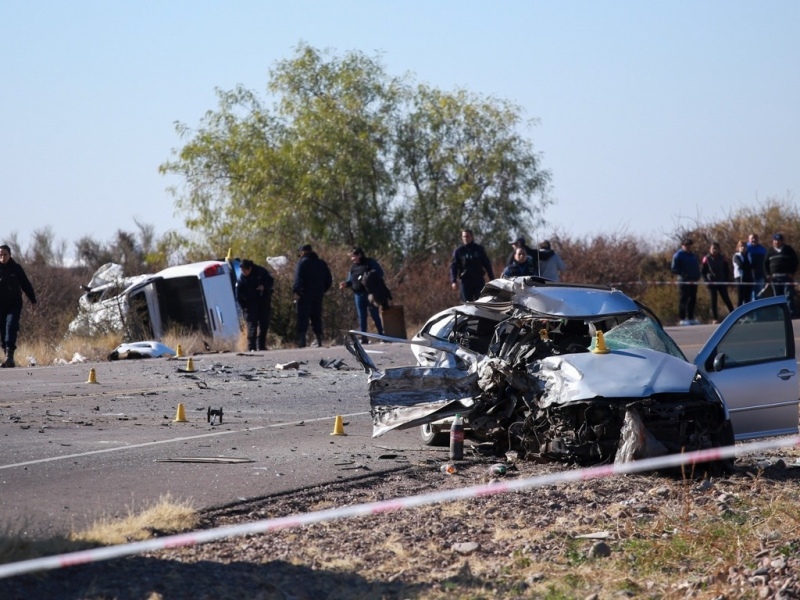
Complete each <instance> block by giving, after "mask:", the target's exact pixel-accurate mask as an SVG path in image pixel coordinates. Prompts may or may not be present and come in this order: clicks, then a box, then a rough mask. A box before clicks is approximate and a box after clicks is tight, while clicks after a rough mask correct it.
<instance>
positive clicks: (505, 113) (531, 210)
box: [395, 85, 550, 256]
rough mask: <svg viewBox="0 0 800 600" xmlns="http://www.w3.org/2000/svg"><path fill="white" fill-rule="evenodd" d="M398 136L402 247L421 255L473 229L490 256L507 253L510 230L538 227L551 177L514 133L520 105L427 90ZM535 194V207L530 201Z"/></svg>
mask: <svg viewBox="0 0 800 600" xmlns="http://www.w3.org/2000/svg"><path fill="white" fill-rule="evenodd" d="M409 102H410V104H411V111H410V113H409V114H408V115H406V116H405V117H404V118H402V119H401V121H400V123H399V126H398V134H397V151H396V156H397V160H396V163H395V171H396V173H397V174H398V175H399V181H400V182H401V188H402V189H403V191H404V194H405V196H406V198H407V199H408V202H409V206H408V208H407V214H408V221H409V227H408V229H407V235H406V236H405V239H404V245H405V247H406V248H407V249H408V252H409V254H411V255H412V256H418V255H419V254H421V253H422V252H423V251H424V250H425V249H426V248H430V247H435V246H436V245H439V247H440V248H441V249H444V250H448V249H450V245H451V244H450V243H448V242H450V240H452V239H457V235H458V232H459V231H460V230H461V229H462V228H468V229H472V230H473V231H474V232H475V234H476V235H477V236H478V237H479V238H483V239H482V241H483V244H484V246H485V247H486V249H487V251H488V252H489V254H490V255H495V256H497V255H501V256H505V254H506V253H507V250H508V236H509V232H515V233H516V232H518V231H525V230H528V229H533V228H535V227H537V226H539V225H541V224H542V218H541V212H542V211H543V209H544V208H545V207H546V206H547V205H548V204H549V201H548V200H547V199H546V190H547V185H548V183H549V180H550V173H549V172H548V171H546V170H543V169H542V168H541V165H540V157H539V156H538V155H537V154H536V153H534V151H533V147H532V144H531V143H530V142H529V141H528V140H526V139H525V138H523V137H522V135H521V134H520V133H519V128H520V125H521V118H520V114H521V111H520V108H519V107H517V106H515V105H513V104H511V103H509V102H505V101H501V100H495V99H491V98H483V97H479V96H477V95H475V94H470V93H468V92H466V91H464V90H459V91H457V92H455V93H446V92H442V91H440V90H437V89H434V88H430V87H428V86H425V85H421V86H419V87H418V88H417V89H416V91H415V92H414V93H413V94H411V95H410V98H409ZM537 196H538V197H540V202H539V204H535V203H534V202H533V198H535V197H537Z"/></svg>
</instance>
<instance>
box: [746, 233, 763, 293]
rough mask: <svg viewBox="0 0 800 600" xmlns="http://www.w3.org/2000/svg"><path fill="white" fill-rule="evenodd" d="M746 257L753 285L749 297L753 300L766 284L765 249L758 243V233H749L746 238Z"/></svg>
mask: <svg viewBox="0 0 800 600" xmlns="http://www.w3.org/2000/svg"><path fill="white" fill-rule="evenodd" d="M747 258H748V260H749V261H750V266H751V267H752V269H753V285H752V289H751V293H750V299H751V300H755V299H757V298H758V294H759V292H760V291H761V290H763V289H764V286H765V285H767V272H766V270H765V266H764V262H765V261H766V259H767V249H766V248H764V246H762V245H761V244H759V243H758V235H757V234H755V233H751V234H750V235H749V236H748V238H747Z"/></svg>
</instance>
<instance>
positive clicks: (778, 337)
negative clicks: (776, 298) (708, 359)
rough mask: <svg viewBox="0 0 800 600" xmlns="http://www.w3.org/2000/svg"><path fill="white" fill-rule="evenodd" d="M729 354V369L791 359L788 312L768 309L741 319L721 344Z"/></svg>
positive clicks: (719, 351)
mask: <svg viewBox="0 0 800 600" xmlns="http://www.w3.org/2000/svg"><path fill="white" fill-rule="evenodd" d="M716 350H717V352H716V353H717V354H725V368H726V369H729V368H731V367H737V366H743V365H750V364H754V363H760V362H764V361H771V360H781V359H785V358H790V348H789V344H788V337H787V335H786V311H784V310H783V308H782V307H781V306H779V305H773V306H765V307H763V308H759V309H757V310H755V311H752V312H749V313H747V314H745V315H744V316H742V317H741V318H739V319H738V320H737V321H736V322H735V323H734V324H733V326H732V327H731V328H730V329H729V330H728V332H727V333H726V334H725V336H724V337H723V338H722V340H721V341H720V342H719V344H717V349H716Z"/></svg>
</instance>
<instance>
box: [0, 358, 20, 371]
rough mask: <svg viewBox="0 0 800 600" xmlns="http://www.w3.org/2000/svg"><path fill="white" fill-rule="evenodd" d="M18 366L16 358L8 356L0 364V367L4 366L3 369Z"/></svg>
mask: <svg viewBox="0 0 800 600" xmlns="http://www.w3.org/2000/svg"><path fill="white" fill-rule="evenodd" d="M16 366H17V365H15V364H14V359H13V358H7V359H5V360H4V361H3V363H2V364H0V367H2V368H3V369H12V368H14V367H16Z"/></svg>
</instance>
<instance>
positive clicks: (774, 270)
mask: <svg viewBox="0 0 800 600" xmlns="http://www.w3.org/2000/svg"><path fill="white" fill-rule="evenodd" d="M764 268H765V270H766V272H767V276H768V277H769V280H770V281H771V282H772V287H773V289H774V290H775V295H776V296H786V302H788V303H789V310H790V311H791V313H792V317H793V318H796V317H797V316H798V313H797V306H795V293H794V274H795V273H796V272H797V253H796V252H795V251H794V248H792V247H791V246H790V245H789V244H786V243H784V239H783V234H782V233H776V234H775V235H773V236H772V248H770V249H769V250H767V258H766V260H765V261H764Z"/></svg>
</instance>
